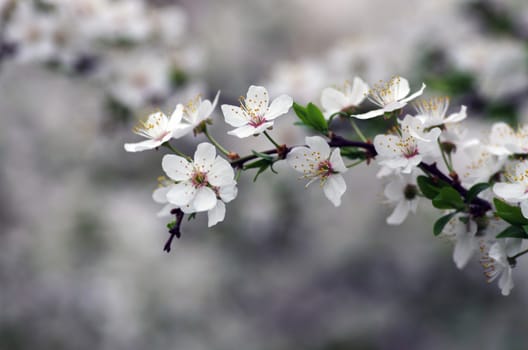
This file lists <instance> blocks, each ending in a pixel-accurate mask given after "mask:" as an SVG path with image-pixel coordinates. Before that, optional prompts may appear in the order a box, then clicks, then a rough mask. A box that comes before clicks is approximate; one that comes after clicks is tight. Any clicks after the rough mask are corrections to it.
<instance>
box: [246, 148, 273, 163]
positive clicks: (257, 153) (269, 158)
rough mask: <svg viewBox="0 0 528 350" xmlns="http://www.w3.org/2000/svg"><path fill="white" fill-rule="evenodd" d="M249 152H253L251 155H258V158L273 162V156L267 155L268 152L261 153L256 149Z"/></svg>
mask: <svg viewBox="0 0 528 350" xmlns="http://www.w3.org/2000/svg"><path fill="white" fill-rule="evenodd" d="M251 153H253V155H255V156H257V157H259V158H262V159H265V160H267V161H269V162H273V156H271V155H269V154H266V153H261V152H257V151H251Z"/></svg>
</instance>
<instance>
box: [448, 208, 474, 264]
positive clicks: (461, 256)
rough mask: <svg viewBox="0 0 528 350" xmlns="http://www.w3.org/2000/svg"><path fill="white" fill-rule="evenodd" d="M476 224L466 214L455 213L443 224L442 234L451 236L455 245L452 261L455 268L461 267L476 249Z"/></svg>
mask: <svg viewBox="0 0 528 350" xmlns="http://www.w3.org/2000/svg"><path fill="white" fill-rule="evenodd" d="M476 233H477V224H476V223H475V222H474V221H473V220H470V219H469V217H468V216H463V215H460V214H457V215H455V216H453V217H452V218H451V219H450V220H449V222H448V223H447V224H446V225H445V226H444V229H443V230H442V234H443V235H445V236H446V237H449V238H451V239H452V240H453V241H454V243H455V247H454V249H453V261H454V262H455V264H456V266H457V268H459V269H463V268H464V267H465V266H466V265H467V263H468V261H469V259H471V257H472V256H473V255H474V254H475V253H476V252H477V251H478V248H479V239H478V237H476V236H475V235H476Z"/></svg>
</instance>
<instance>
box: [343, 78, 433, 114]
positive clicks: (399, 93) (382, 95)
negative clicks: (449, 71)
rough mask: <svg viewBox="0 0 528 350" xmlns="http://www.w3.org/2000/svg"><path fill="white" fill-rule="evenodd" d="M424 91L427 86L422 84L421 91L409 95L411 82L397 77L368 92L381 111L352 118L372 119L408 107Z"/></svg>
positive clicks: (370, 98) (368, 95) (369, 97)
mask: <svg viewBox="0 0 528 350" xmlns="http://www.w3.org/2000/svg"><path fill="white" fill-rule="evenodd" d="M424 89H425V84H423V83H422V87H421V88H420V90H418V91H416V92H415V93H414V94H411V95H409V92H411V89H410V88H409V82H408V81H407V79H405V78H402V77H398V76H396V77H394V78H392V79H391V80H390V81H389V82H387V83H383V82H380V84H379V85H378V84H376V85H374V87H373V88H372V89H370V90H369V91H368V94H367V98H368V99H369V100H370V101H371V102H372V103H374V104H375V105H376V106H379V107H380V108H379V109H375V110H373V111H370V112H367V113H362V114H355V115H352V116H353V117H355V118H358V119H370V118H374V117H377V116H380V115H383V114H385V113H389V112H392V111H395V110H397V109H401V108H403V107H404V106H405V105H407V103H408V102H409V101H411V100H413V99H415V98H416V97H418V96H420V95H421V94H422V93H423V91H424ZM407 95H409V96H407Z"/></svg>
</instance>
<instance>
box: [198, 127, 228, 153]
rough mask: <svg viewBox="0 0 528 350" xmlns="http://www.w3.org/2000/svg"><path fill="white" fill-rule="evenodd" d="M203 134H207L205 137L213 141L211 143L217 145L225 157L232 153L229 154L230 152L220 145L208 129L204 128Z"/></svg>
mask: <svg viewBox="0 0 528 350" xmlns="http://www.w3.org/2000/svg"><path fill="white" fill-rule="evenodd" d="M203 133H204V134H205V136H206V137H207V138H208V139H209V141H211V143H212V144H213V145H215V147H216V148H218V150H219V151H220V152H222V153H223V154H224V155H226V156H228V155H229V154H230V153H231V152H229V151H228V150H226V149H225V148H224V147H222V145H221V144H220V143H218V141H216V140H215V139H214V138H213V137H212V136H211V135H210V134H209V131H208V130H207V127H204V130H203Z"/></svg>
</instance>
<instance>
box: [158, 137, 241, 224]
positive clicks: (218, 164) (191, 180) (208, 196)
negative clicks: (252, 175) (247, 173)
mask: <svg viewBox="0 0 528 350" xmlns="http://www.w3.org/2000/svg"><path fill="white" fill-rule="evenodd" d="M162 167H163V170H164V171H165V173H166V174H167V176H168V177H169V178H171V179H172V180H174V181H176V182H177V183H176V184H175V185H173V186H171V189H170V190H169V191H168V192H167V200H168V201H169V203H171V204H174V205H176V206H178V207H179V208H181V210H182V211H183V212H184V213H195V212H203V211H207V212H208V214H209V226H212V225H214V224H216V223H217V222H219V221H222V220H223V218H224V215H225V205H224V203H227V202H230V201H231V200H233V199H234V198H235V197H236V195H237V187H236V181H235V179H234V175H235V174H234V171H233V168H232V167H231V165H230V164H229V162H228V161H227V160H225V159H223V158H222V157H219V156H216V149H215V147H214V146H213V145H211V144H210V143H207V142H204V143H201V144H199V145H198V147H197V149H196V152H195V153H194V161H189V160H187V159H185V158H183V157H180V156H176V155H172V154H168V155H165V156H164V157H163V160H162Z"/></svg>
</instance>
